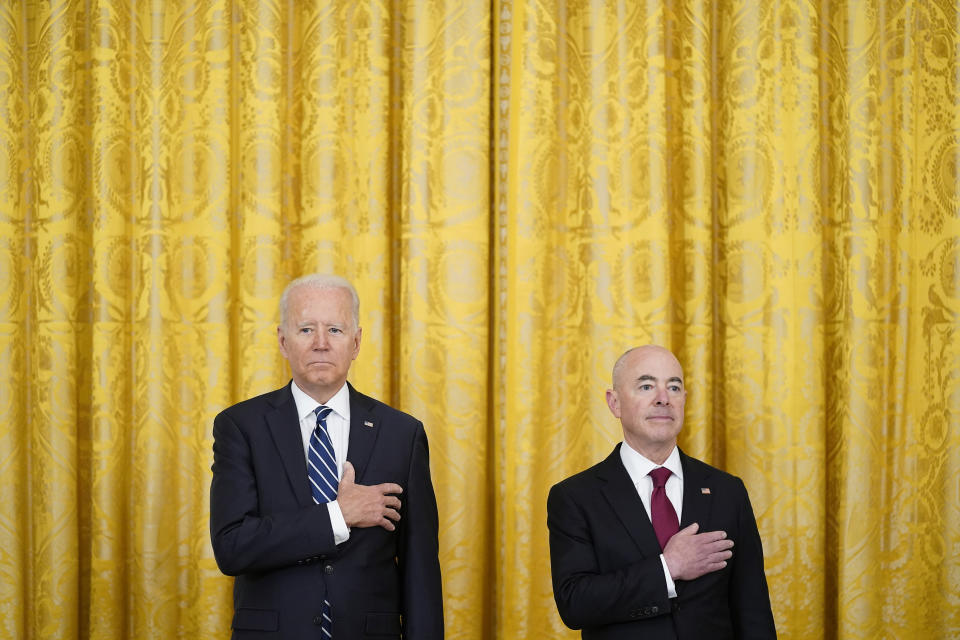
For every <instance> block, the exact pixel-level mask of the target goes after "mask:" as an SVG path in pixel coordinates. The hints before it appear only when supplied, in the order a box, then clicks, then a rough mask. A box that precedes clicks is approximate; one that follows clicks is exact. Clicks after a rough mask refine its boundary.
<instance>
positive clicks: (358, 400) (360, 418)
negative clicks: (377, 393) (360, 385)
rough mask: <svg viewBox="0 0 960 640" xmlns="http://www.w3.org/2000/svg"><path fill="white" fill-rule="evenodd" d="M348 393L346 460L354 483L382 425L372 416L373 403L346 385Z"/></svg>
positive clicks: (359, 477)
mask: <svg viewBox="0 0 960 640" xmlns="http://www.w3.org/2000/svg"><path fill="white" fill-rule="evenodd" d="M347 388H348V389H349V391H350V444H349V445H347V460H349V461H350V464H352V465H353V469H354V471H356V474H357V475H356V481H357V482H360V480H362V479H363V473H364V471H366V469H367V463H368V462H369V461H370V454H372V453H373V445H374V443H375V442H376V441H377V435H378V434H379V433H380V429H381V428H382V427H383V425H381V424H380V422H379V420H377V419H375V418H374V415H373V402H372V401H371V399H370V398H368V397H367V396H365V395H363V394H362V393H360V392H359V391H357V390H356V389H354V388H353V386H351V385H350V383H349V382H348V383H347Z"/></svg>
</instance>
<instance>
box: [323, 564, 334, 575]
mask: <svg viewBox="0 0 960 640" xmlns="http://www.w3.org/2000/svg"><path fill="white" fill-rule="evenodd" d="M323 572H324V573H325V574H327V575H328V576H329V575H331V574H332V573H333V565H329V564H328V565H327V566H325V567H324V568H323Z"/></svg>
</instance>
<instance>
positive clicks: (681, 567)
mask: <svg viewBox="0 0 960 640" xmlns="http://www.w3.org/2000/svg"><path fill="white" fill-rule="evenodd" d="M699 530H700V525H698V524H697V523H696V522H694V523H693V524H692V525H690V526H689V527H687V528H686V529H682V530H681V531H678V532H677V533H675V534H674V536H673V537H672V538H670V541H669V542H667V546H666V548H664V550H663V559H664V560H666V561H667V568H668V569H669V570H670V576H671V577H672V578H673V579H674V580H693V579H694V578H699V577H700V576H702V575H704V574H707V573H711V572H713V571H719V570H720V569H723V568H724V567H725V566H727V560H729V559H730V557H732V556H733V552H732V551H730V549H731V547H733V540H727V533H726V532H725V531H707V532H705V533H697V531H699Z"/></svg>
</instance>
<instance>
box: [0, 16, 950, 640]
mask: <svg viewBox="0 0 960 640" xmlns="http://www.w3.org/2000/svg"><path fill="white" fill-rule="evenodd" d="M0 186H2V188H0V637H10V638H40V637H43V638H47V637H49V638H78V637H84V638H86V637H89V638H153V637H157V638H161V637H162V638H170V637H182V638H219V637H228V636H229V626H230V620H231V614H232V600H231V588H232V582H231V580H230V579H229V578H227V577H225V576H223V575H222V574H220V572H219V570H218V569H217V566H216V563H215V561H214V559H213V555H212V550H211V548H210V543H209V532H208V522H207V518H208V512H209V505H208V497H207V496H208V489H209V482H210V471H209V469H210V463H211V458H212V455H211V447H212V434H211V428H212V419H213V416H214V415H216V413H218V412H219V411H220V410H221V409H223V408H224V407H226V406H228V405H230V404H232V403H234V402H237V401H239V400H242V399H244V398H247V397H250V396H253V395H257V394H260V393H264V392H267V391H270V390H272V389H275V388H278V387H279V386H281V385H282V384H284V383H285V382H286V381H287V380H288V379H289V372H288V371H287V369H286V366H285V365H286V363H285V362H284V361H283V360H282V358H281V357H280V356H279V354H278V349H277V344H276V324H277V304H278V299H279V296H280V293H281V291H282V290H283V288H284V286H285V285H286V283H287V282H288V281H289V280H290V279H292V278H293V277H296V276H298V275H301V274H303V273H307V272H312V271H329V272H336V273H339V274H342V275H344V276H346V277H348V278H349V279H351V280H352V281H353V282H354V284H355V285H356V286H357V289H358V290H359V293H360V298H361V308H360V311H361V325H362V327H363V341H362V346H361V351H360V356H359V358H358V359H357V361H356V362H355V364H354V367H353V369H352V371H351V376H350V379H351V382H352V383H353V384H354V385H355V386H357V387H358V388H359V389H360V390H362V391H364V392H365V393H369V394H371V395H374V396H376V397H378V398H380V399H382V400H384V401H386V402H388V403H391V404H393V405H394V406H397V407H399V408H400V409H403V410H405V411H408V412H410V413H412V414H413V415H415V416H417V417H418V418H420V419H421V420H423V422H424V424H425V427H426V429H427V433H428V435H429V439H430V445H431V458H432V460H431V462H432V465H431V466H432V474H433V480H434V484H435V486H436V491H437V496H438V501H439V509H440V522H441V533H440V559H441V565H442V570H443V578H444V602H445V617H446V624H447V632H448V633H447V636H448V637H449V638H451V639H464V640H467V639H477V640H480V639H483V640H486V639H488V638H496V639H498V640H508V639H509V640H512V639H514V638H557V639H559V638H575V637H578V636H577V633H576V632H574V631H570V630H568V629H566V628H565V627H564V626H563V625H562V623H561V621H560V619H559V617H558V616H557V613H556V609H555V606H554V603H553V596H552V588H551V583H550V562H549V549H548V545H547V530H546V509H545V505H546V496H547V492H548V491H549V488H550V486H551V485H552V484H553V483H555V482H557V481H559V480H561V479H562V478H564V477H566V476H568V475H570V474H572V473H574V472H577V471H579V470H581V469H584V468H586V467H588V466H590V465H591V464H593V463H594V462H596V461H598V460H599V459H601V458H602V457H604V456H606V455H608V454H609V452H610V451H611V449H612V447H613V445H614V444H615V443H616V442H618V441H619V440H620V439H621V434H620V428H619V425H618V424H617V423H616V421H615V420H614V419H613V417H612V416H611V415H610V414H609V411H608V409H607V406H606V403H605V400H604V390H605V389H606V388H607V387H609V386H610V369H611V367H612V364H613V362H614V361H615V360H616V358H617V357H618V356H619V355H620V354H621V353H622V352H623V351H624V350H626V349H627V348H629V347H631V346H634V345H637V344H641V343H646V342H657V343H660V344H663V345H665V346H667V347H669V348H671V349H673V350H674V351H675V352H676V353H677V355H678V357H679V358H680V360H681V362H682V363H683V365H684V368H685V372H686V383H687V386H688V388H689V390H690V396H689V401H688V403H687V416H686V425H685V427H684V432H683V433H682V434H681V437H680V446H681V447H683V448H684V450H685V451H686V452H687V453H689V454H691V455H694V456H697V457H700V458H702V459H705V460H706V461H708V462H711V463H713V464H715V465H717V466H720V467H722V468H724V469H726V470H728V471H730V472H731V473H734V474H736V475H738V476H740V477H741V478H743V480H744V482H745V484H746V485H747V487H748V489H749V492H750V496H751V500H752V503H753V508H754V511H755V512H756V516H757V519H758V523H759V527H760V531H761V535H762V538H763V542H764V550H765V562H766V569H767V578H768V581H769V584H770V593H771V598H772V601H773V609H774V615H775V618H776V621H777V625H778V630H779V632H780V637H783V638H864V637H881V636H882V637H897V638H925V639H926V638H952V637H956V636H957V635H958V634H960V587H958V586H957V585H960V559H958V558H960V554H958V552H957V550H958V549H960V533H958V531H960V506H958V505H960V482H958V478H960V432H958V429H957V425H958V424H960V418H958V416H960V334H958V331H957V328H958V327H960V11H958V9H957V7H956V6H955V4H954V3H953V2H951V1H950V0H931V1H929V2H924V3H917V2H910V1H908V0H898V1H895V2H882V1H880V0H859V1H855V0H847V1H836V2H821V3H814V4H810V3H803V2H798V1H795V0H783V1H780V2H760V3H756V2H750V1H747V0H734V1H731V2H723V3H715V2H714V3H711V2H706V1H704V0H678V1H675V2H660V1H653V0H651V1H649V2H645V3H634V2H624V1H614V2H601V1H599V0H541V1H539V2H530V1H529V0H494V1H493V2H489V3H484V2H462V1H456V0H431V1H428V0H390V1H389V2H385V1H377V0H361V1H350V2H346V1H335V2H320V1H310V2H299V1H294V0H179V1H177V2H165V1H160V0H154V1H151V2H142V1H141V2H135V1H132V0H60V1H57V2H40V1H38V0H15V1H13V2H9V3H4V4H3V5H2V6H0ZM905 612H906V613H905Z"/></svg>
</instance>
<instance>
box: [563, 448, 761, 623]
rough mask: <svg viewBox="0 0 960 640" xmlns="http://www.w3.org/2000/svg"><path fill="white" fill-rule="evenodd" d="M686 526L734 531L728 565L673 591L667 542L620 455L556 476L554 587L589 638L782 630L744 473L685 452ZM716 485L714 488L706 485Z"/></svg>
mask: <svg viewBox="0 0 960 640" xmlns="http://www.w3.org/2000/svg"><path fill="white" fill-rule="evenodd" d="M680 462H681V464H682V465H683V508H682V509H681V516H682V521H681V523H680V528H681V529H683V528H685V527H687V526H689V525H691V524H693V523H694V522H696V523H698V524H699V525H700V528H699V531H700V532H701V533H702V532H706V531H717V530H722V531H726V532H727V536H728V537H729V538H730V539H732V540H733V541H734V547H733V557H732V558H731V559H730V560H729V561H728V563H727V566H726V568H724V569H722V570H720V571H716V572H713V573H708V574H706V575H704V576H701V577H699V578H697V579H695V580H690V581H683V580H678V581H676V589H677V597H676V598H675V599H673V601H671V599H670V598H668V597H667V584H666V579H665V578H664V575H663V565H662V564H661V562H660V554H661V550H660V544H659V543H658V542H657V537H656V534H655V533H654V530H653V525H652V524H651V523H650V518H649V517H648V516H647V512H646V509H644V507H643V502H642V501H641V500H640V496H639V494H638V493H637V490H636V488H635V487H634V485H633V482H632V481H631V480H630V475H629V474H628V473H627V470H626V468H625V467H624V466H623V462H622V460H621V459H620V445H617V447H616V448H615V449H614V450H613V453H612V454H610V455H609V456H608V457H607V458H606V459H605V460H603V461H602V462H600V463H598V464H596V465H594V466H593V467H591V468H589V469H587V470H585V471H582V472H580V473H578V474H576V475H574V476H572V477H570V478H567V479H566V480H564V481H563V482H560V483H558V484H556V485H554V486H553V488H551V490H550V495H549V497H548V498H547V526H548V528H549V529H550V561H551V566H552V570H553V594H554V598H555V600H556V602H557V608H558V609H559V611H560V617H561V619H562V620H563V621H564V623H565V624H566V625H567V626H569V627H570V628H572V629H582V636H583V638H584V640H599V639H603V640H613V639H619V638H624V639H626V638H634V639H635V638H644V640H659V639H664V640H667V639H669V640H674V639H680V640H686V639H691V640H692V639H695V638H696V639H699V638H710V639H711V640H723V639H725V638H730V639H733V638H757V639H760V638H763V639H767V638H776V630H775V628H774V622H773V613H772V611H771V609H770V596H769V593H768V591H767V580H766V576H765V574H764V571H763V549H762V548H761V546H760V534H759V532H758V531H757V523H756V520H755V518H754V515H753V509H752V507H751V506H750V499H749V498H748V497H747V490H746V488H745V487H744V485H743V482H742V481H741V480H740V479H739V478H737V477H735V476H732V475H730V474H728V473H724V472H723V471H720V470H719V469H716V468H714V467H711V466H709V465H707V464H705V463H703V462H700V461H699V460H696V459H694V458H691V457H689V456H687V455H685V454H684V453H683V452H682V451H681V452H680ZM705 490H707V491H705Z"/></svg>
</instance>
